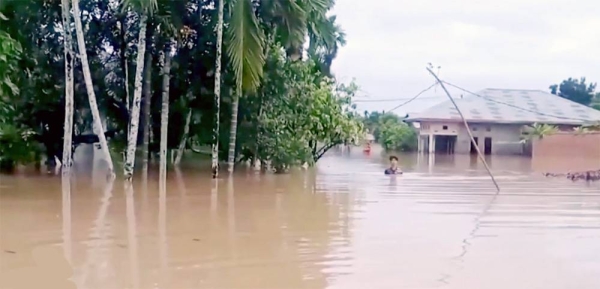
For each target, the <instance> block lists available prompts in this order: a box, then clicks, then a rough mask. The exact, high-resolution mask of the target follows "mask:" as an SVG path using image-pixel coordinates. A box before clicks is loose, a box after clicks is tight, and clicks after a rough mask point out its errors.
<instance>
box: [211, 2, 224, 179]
mask: <svg viewBox="0 0 600 289" xmlns="http://www.w3.org/2000/svg"><path fill="white" fill-rule="evenodd" d="M217 1H218V2H219V6H218V12H217V15H218V18H217V51H216V54H217V55H216V60H215V125H214V127H213V144H212V177H213V179H216V178H217V177H218V176H219V113H220V112H221V52H222V51H221V46H222V45H223V9H224V3H223V2H225V0H217Z"/></svg>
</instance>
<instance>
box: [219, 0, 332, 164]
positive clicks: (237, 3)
mask: <svg viewBox="0 0 600 289" xmlns="http://www.w3.org/2000/svg"><path fill="white" fill-rule="evenodd" d="M254 2H257V3H258V4H259V5H258V15H259V18H260V19H261V21H260V22H262V23H268V26H270V27H269V28H270V29H269V30H268V31H267V33H268V34H269V37H265V35H264V32H263V31H262V30H261V28H260V26H259V20H258V18H257V16H256V15H257V13H256V12H257V11H255V10H254V5H253V1H251V0H232V1H231V2H230V3H231V9H230V11H231V17H230V18H231V20H230V23H229V25H228V28H229V29H228V31H227V32H228V33H227V42H226V45H227V55H228V56H229V59H230V61H231V66H232V68H233V71H234V74H235V78H236V90H235V96H234V99H233V103H232V109H231V119H232V120H231V130H230V136H229V152H228V158H227V161H228V171H229V172H233V168H234V161H235V145H236V144H235V142H236V138H237V117H238V105H239V98H240V97H241V96H242V95H243V94H244V93H251V92H253V91H255V90H256V89H257V88H258V87H259V86H260V83H261V77H262V73H263V66H264V64H265V58H266V56H265V55H266V51H265V50H264V49H263V48H264V47H267V44H265V40H266V38H271V37H273V38H274V39H275V41H278V42H279V43H281V44H283V46H284V47H285V48H286V50H287V52H288V56H289V57H290V58H291V59H292V60H295V59H299V58H300V55H301V54H302V46H303V44H304V41H305V38H306V35H307V33H308V31H309V30H310V31H315V32H316V31H318V30H317V29H316V28H317V27H319V25H317V23H322V22H323V21H324V19H326V13H327V11H328V10H329V9H330V8H331V7H332V6H333V0H301V1H289V0H261V1H254ZM334 20H335V19H334ZM309 27H312V28H309ZM275 28H276V29H275ZM273 33H276V35H272V34H273ZM331 38H333V37H329V38H328V39H331ZM218 61H220V60H218ZM215 91H216V89H215ZM213 157H214V156H213Z"/></svg>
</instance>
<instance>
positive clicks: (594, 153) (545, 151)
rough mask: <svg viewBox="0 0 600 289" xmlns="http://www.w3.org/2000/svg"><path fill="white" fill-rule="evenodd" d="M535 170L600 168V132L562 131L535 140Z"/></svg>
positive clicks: (553, 170)
mask: <svg viewBox="0 0 600 289" xmlns="http://www.w3.org/2000/svg"><path fill="white" fill-rule="evenodd" d="M532 158H533V160H532V161H533V167H534V169H535V170H543V171H548V172H555V173H562V172H569V171H584V170H597V169H600V132H598V133H588V134H575V133H572V132H569V133H566V132H560V133H557V134H553V135H549V136H545V137H544V138H543V139H535V140H534V141H533V155H532Z"/></svg>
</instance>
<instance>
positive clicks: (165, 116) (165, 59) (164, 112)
mask: <svg viewBox="0 0 600 289" xmlns="http://www.w3.org/2000/svg"><path fill="white" fill-rule="evenodd" d="M166 50H167V51H166V53H165V52H161V56H160V58H161V59H160V61H161V63H163V64H164V65H163V72H162V73H163V75H162V77H163V83H162V86H163V91H162V109H161V112H160V172H159V175H160V179H161V180H164V178H165V177H166V176H167V134H168V129H169V82H170V80H171V75H170V74H171V45H170V44H168V45H167V49H166Z"/></svg>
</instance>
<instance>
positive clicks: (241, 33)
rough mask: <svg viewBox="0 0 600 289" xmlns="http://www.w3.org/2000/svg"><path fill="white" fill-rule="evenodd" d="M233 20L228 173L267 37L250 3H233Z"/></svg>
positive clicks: (239, 0)
mask: <svg viewBox="0 0 600 289" xmlns="http://www.w3.org/2000/svg"><path fill="white" fill-rule="evenodd" d="M231 4H232V8H231V18H230V19H231V20H230V23H229V25H228V27H229V29H228V30H227V40H226V41H227V42H226V45H227V55H228V56H229V58H230V62H231V67H232V69H233V72H234V74H235V76H236V77H235V82H236V86H235V94H234V97H233V103H232V106H231V130H230V134H229V153H228V157H227V163H228V171H229V172H233V167H234V163H235V142H236V138H237V118H238V105H239V101H240V97H241V96H242V94H243V93H244V92H251V91H254V90H256V88H257V87H258V86H259V85H260V81H261V77H262V72H263V65H264V62H265V59H264V55H263V45H264V35H263V33H262V30H261V29H260V27H259V25H258V23H259V22H258V19H257V18H256V14H255V12H254V7H253V6H252V2H251V1H250V0H233V1H232V3H231Z"/></svg>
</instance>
